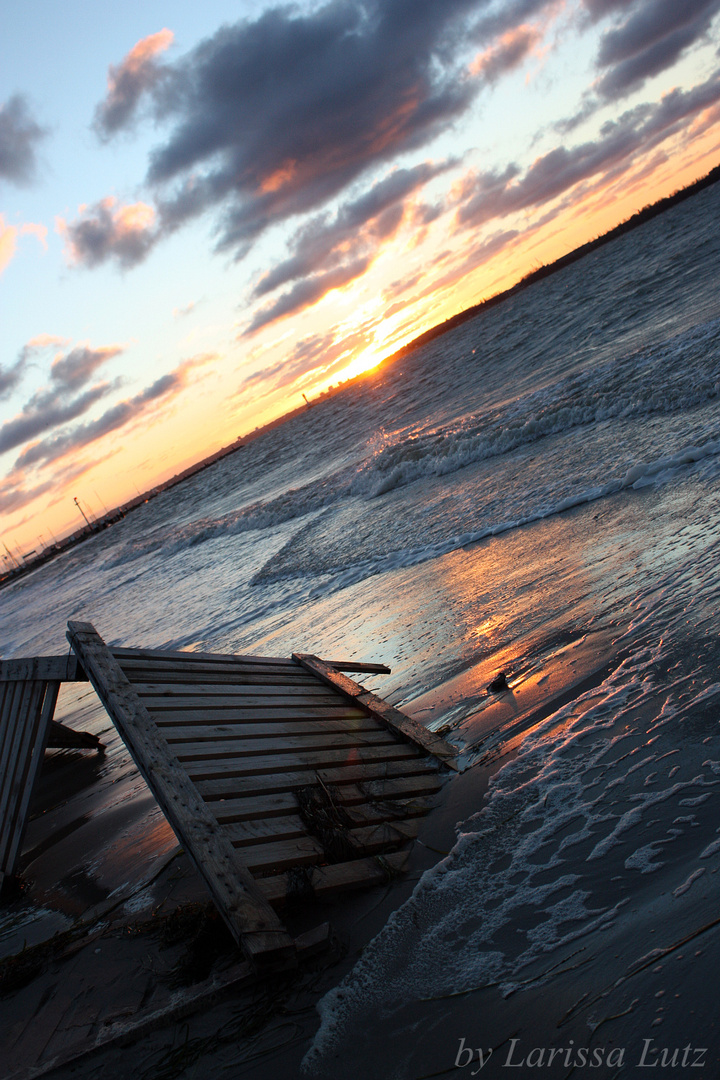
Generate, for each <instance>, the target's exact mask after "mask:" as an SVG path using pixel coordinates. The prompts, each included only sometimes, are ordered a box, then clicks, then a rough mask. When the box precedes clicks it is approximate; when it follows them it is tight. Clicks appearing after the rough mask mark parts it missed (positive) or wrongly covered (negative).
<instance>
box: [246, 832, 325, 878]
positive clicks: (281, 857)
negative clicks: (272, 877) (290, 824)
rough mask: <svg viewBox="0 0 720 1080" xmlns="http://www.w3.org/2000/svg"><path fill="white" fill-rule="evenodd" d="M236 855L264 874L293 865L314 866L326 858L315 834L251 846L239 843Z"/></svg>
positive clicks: (249, 867)
mask: <svg viewBox="0 0 720 1080" xmlns="http://www.w3.org/2000/svg"><path fill="white" fill-rule="evenodd" d="M235 855H236V858H237V861H238V862H241V863H242V865H243V866H246V867H247V869H248V870H251V871H253V873H258V872H260V873H264V874H267V873H270V874H278V873H280V871H282V870H287V869H288V868H289V867H291V866H314V865H315V864H316V863H319V862H323V861H324V860H325V852H324V851H323V847H322V844H320V843H319V841H317V840H316V839H315V837H314V836H300V837H298V838H297V839H296V840H277V841H275V842H271V843H267V844H252V845H250V846H249V847H243V846H241V845H238V846H237V847H236V848H235ZM256 888H257V883H256ZM258 891H259V890H258Z"/></svg>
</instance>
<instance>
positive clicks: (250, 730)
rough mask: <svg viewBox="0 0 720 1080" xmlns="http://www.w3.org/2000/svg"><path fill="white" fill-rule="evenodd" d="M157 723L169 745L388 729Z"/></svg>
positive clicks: (350, 724) (374, 725) (353, 721)
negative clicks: (215, 740)
mask: <svg viewBox="0 0 720 1080" xmlns="http://www.w3.org/2000/svg"><path fill="white" fill-rule="evenodd" d="M156 723H157V726H158V728H159V729H160V731H161V732H162V733H163V735H164V736H165V738H166V739H167V740H168V742H169V743H176V742H205V741H209V740H212V739H223V738H232V739H262V738H266V737H267V738H276V737H277V736H278V735H342V734H347V733H348V732H359V733H364V732H370V731H381V732H383V733H387V728H386V727H384V726H383V725H382V724H380V723H379V722H378V721H377V720H375V719H374V717H372V716H362V717H353V716H351V717H345V718H343V719H338V720H285V721H280V720H278V721H277V722H275V723H273V722H267V723H262V724H253V723H250V721H248V720H236V721H234V722H229V723H223V724H217V723H213V722H212V721H211V720H205V721H204V722H203V723H200V724H175V723H173V718H172V717H171V718H170V719H164V720H163V719H161V718H160V717H158V718H157V719H156Z"/></svg>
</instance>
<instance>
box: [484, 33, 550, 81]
mask: <svg viewBox="0 0 720 1080" xmlns="http://www.w3.org/2000/svg"><path fill="white" fill-rule="evenodd" d="M541 37H542V34H541V32H540V30H539V29H538V28H537V27H534V26H527V25H522V26H516V27H514V28H513V29H512V30H507V31H506V32H505V33H504V34H503V35H502V36H501V38H500V40H499V41H498V43H497V44H496V45H491V46H490V47H489V48H487V49H485V51H484V52H481V53H479V54H478V56H476V57H475V59H474V60H473V62H472V63H471V65H470V72H471V74H472V75H477V76H479V77H480V78H481V79H482V80H483V81H484V82H486V83H494V82H497V80H498V79H499V78H500V76H501V75H504V74H505V72H506V71H511V70H512V68H515V67H517V66H518V65H519V64H521V63H522V62H523V60H524V59H525V57H526V56H527V55H528V53H530V52H531V51H532V50H533V49H534V48H535V47H536V46H537V45H538V43H539V41H540V39H541Z"/></svg>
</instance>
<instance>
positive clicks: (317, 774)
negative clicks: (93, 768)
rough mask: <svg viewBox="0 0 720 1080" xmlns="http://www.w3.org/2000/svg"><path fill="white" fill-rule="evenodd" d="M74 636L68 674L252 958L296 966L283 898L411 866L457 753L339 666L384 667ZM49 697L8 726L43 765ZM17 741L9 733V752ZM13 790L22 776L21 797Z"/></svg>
mask: <svg viewBox="0 0 720 1080" xmlns="http://www.w3.org/2000/svg"><path fill="white" fill-rule="evenodd" d="M68 627H69V629H68V635H67V636H68V640H69V641H70V644H71V647H72V650H73V652H74V654H75V658H77V668H76V669H75V668H74V669H73V674H72V677H83V678H85V677H87V678H89V679H90V681H91V683H92V685H93V686H94V688H95V690H96V692H97V694H98V696H99V697H100V699H101V701H102V702H103V704H104V706H105V708H106V709H107V711H108V713H109V715H110V717H111V719H112V721H113V723H114V724H115V727H116V728H117V730H118V732H119V733H120V735H121V737H122V739H123V740H124V742H125V743H126V745H127V747H128V749H129V751H130V753H131V754H132V756H133V759H134V760H135V762H136V764H137V766H138V769H139V770H140V772H141V774H142V775H143V777H144V779H145V780H146V782H147V784H148V786H149V787H150V789H151V790H152V792H153V794H154V796H155V798H156V799H157V801H158V803H159V805H160V807H161V809H162V811H163V813H164V814H165V816H166V817H167V819H168V821H169V822H170V824H171V826H172V828H173V830H174V831H175V833H176V835H177V837H178V839H179V841H180V843H181V844H182V845H183V847H184V849H185V850H186V852H187V853H188V855H189V856H190V858H191V859H192V860H193V862H194V863H195V865H196V867H197V869H198V871H199V872H200V874H201V875H202V876H203V878H204V879H205V882H206V884H207V885H208V888H209V889H210V892H211V894H212V896H213V898H214V900H215V902H216V904H217V907H218V910H219V911H220V912H221V914H222V916H223V918H224V919H225V921H226V923H227V925H228V926H229V928H230V930H231V932H232V933H233V935H234V937H235V939H236V941H237V942H238V943H239V944H240V945H241V946H242V948H243V949H244V951H245V953H246V954H247V956H248V957H249V958H250V959H252V960H253V961H254V962H256V963H257V962H261V963H263V964H267V963H270V964H277V963H280V964H286V963H292V962H293V959H294V956H295V943H294V942H293V940H292V938H291V937H290V935H289V933H288V931H287V929H286V927H285V925H284V923H283V921H282V918H281V914H280V912H281V910H282V908H283V906H284V905H285V904H287V903H288V902H289V901H292V900H293V899H294V898H305V899H310V898H313V897H324V896H330V895H332V894H334V893H338V892H341V891H343V890H345V889H350V888H356V887H361V886H368V885H372V884H375V883H377V882H381V881H383V880H386V879H387V877H388V876H389V875H390V874H392V873H393V872H394V871H396V870H398V869H400V868H401V867H402V866H403V864H404V862H405V859H406V857H407V848H408V845H409V844H410V842H411V841H412V839H413V838H414V837H415V836H416V834H417V831H418V827H419V822H420V819H421V818H422V816H423V815H424V814H425V813H426V812H427V811H428V809H429V807H430V802H429V799H430V797H431V796H432V795H433V794H434V793H435V792H437V791H438V790H439V788H440V786H441V783H442V779H441V776H440V770H441V769H442V768H443V765H446V766H450V767H454V751H453V749H452V747H450V746H448V744H446V743H444V742H443V741H442V740H441V739H439V738H438V737H437V736H435V735H433V734H432V733H430V732H428V731H427V730H426V729H425V728H423V727H422V726H421V725H419V724H417V723H416V722H414V721H413V720H411V719H410V717H408V716H406V715H404V714H403V713H402V712H400V711H399V710H398V709H395V708H393V707H392V706H391V705H389V704H388V703H387V702H385V701H383V700H382V699H381V698H378V697H376V696H375V695H374V694H372V693H371V692H369V691H367V690H365V688H364V687H362V686H360V685H359V684H357V683H355V682H353V681H352V680H351V679H349V678H348V677H347V676H346V675H344V674H343V673H342V672H341V670H340V668H345V669H346V670H354V671H357V670H361V671H366V672H381V671H387V670H388V669H387V668H384V667H383V666H382V665H367V664H365V665H363V664H341V663H337V662H336V663H331V662H328V661H322V660H319V659H318V658H317V657H315V656H311V655H308V654H294V655H293V657H292V658H269V657H259V656H234V655H223V654H210V653H187V652H168V651H158V650H152V649H134V648H110V647H109V646H108V645H106V643H105V642H104V641H103V640H102V638H101V637H100V635H99V634H98V633H97V631H96V630H95V628H94V627H93V626H92V625H91V624H90V623H79V622H71V623H69V624H68ZM71 659H73V660H74V658H71ZM56 660H57V662H59V658H56ZM8 663H20V662H8ZM23 663H25V664H29V663H31V662H30V661H27V662H23ZM23 673H25V674H28V673H27V672H25V671H24V669H23ZM68 673H69V672H68ZM57 685H59V683H58V684H57ZM28 693H29V694H30V691H28ZM52 693H53V694H54V697H52V695H51V697H50V698H47V701H48V704H47V705H46V706H44V708H43V709H41V710H40V713H41V714H42V723H41V724H40V726H41V727H42V733H41V734H40V735H37V734H36V735H35V736H33V734H32V731H31V730H30V728H28V727H27V723H26V722H25V721H22V722H20V723H19V724H16V725H15V726H16V728H17V729H18V731H19V730H20V728H23V729H25V728H27V731H25V733H24V734H23V735H22V739H24V740H25V743H26V744H27V747H28V748H29V747H31V744H32V743H33V739H35V743H36V744H37V745H36V747H35V750H34V751H33V753H34V755H35V756H34V757H33V758H32V761H33V765H32V768H33V769H35V770H36V769H37V752H38V747H42V746H43V745H44V743H43V741H42V740H43V739H44V738H46V732H47V730H48V729H49V724H50V722H51V720H52V708H53V707H54V702H55V698H56V697H57V689H56V688H55V689H54V690H53V691H52ZM33 694H34V696H33ZM31 696H32V702H33V705H32V708H33V709H34V710H35V712H37V710H38V708H39V706H38V704H37V702H36V701H35V698H36V697H37V693H36V692H35V691H33V692H32V694H31ZM38 700H40V699H39V698H38ZM31 711H32V710H31ZM23 715H24V714H23ZM34 715H35V713H33V716H34ZM38 723H40V721H39V720H38ZM32 730H34V731H38V732H39V730H40V729H39V728H38V726H37V723H36V725H35V728H33V729H32ZM20 738H21V736H20V735H19V734H18V733H17V731H16V732H15V734H13V735H12V739H11V742H12V746H16V745H17V744H18V740H19V739H20ZM12 740H14V742H13V741H12ZM7 742H8V740H7V738H6V743H7ZM8 745H10V743H8ZM40 753H42V750H41V749H40ZM31 756H32V755H31ZM26 757H27V755H26ZM28 760H29V758H28ZM23 768H24V767H23ZM23 775H24V776H26V778H28V779H29V782H30V784H31V778H30V774H29V772H27V769H26V770H25V773H23ZM19 783H20V773H18V782H15V781H13V784H12V787H13V790H17V788H18V784H19ZM3 797H4V796H3ZM28 799H29V793H28V794H27V795H26V797H25V801H24V804H23V807H20V806H19V805H18V807H16V809H15V810H14V813H15V817H16V818H18V817H19V816H22V814H23V813H25V812H26V810H27V805H26V804H27V801H28ZM16 847H17V838H16Z"/></svg>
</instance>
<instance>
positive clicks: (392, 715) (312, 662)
mask: <svg viewBox="0 0 720 1080" xmlns="http://www.w3.org/2000/svg"><path fill="white" fill-rule="evenodd" d="M292 658H293V660H294V661H295V662H296V663H297V664H300V665H301V666H302V667H304V668H305V670H306V671H311V672H312V673H313V674H314V675H317V677H318V678H319V679H322V680H323V682H325V683H327V684H328V686H333V687H335V689H336V690H339V691H340V693H341V694H345V696H346V697H348V698H349V699H350V700H351V701H353V702H356V703H357V704H358V705H362V706H363V708H365V709H367V710H368V712H369V713H370V714H371V716H375V717H377V719H378V720H382V722H383V723H384V724H386V725H387V726H388V727H389V728H390V729H391V731H396V732H397V733H398V734H400V735H402V736H403V737H404V738H405V739H409V740H410V741H411V742H414V743H415V744H416V745H417V746H420V747H422V749H423V750H425V751H426V753H428V754H432V755H433V756H434V757H436V758H438V760H439V761H441V762H442V763H443V764H444V765H447V766H449V767H450V768H451V769H455V770H457V763H456V760H455V759H456V756H457V751H456V750H455V748H454V747H452V746H451V745H450V744H449V743H446V742H445V740H444V739H441V738H440V737H439V736H438V735H435V734H434V732H432V731H428V730H427V728H424V727H423V726H422V724H419V723H418V722H417V720H413V719H412V717H410V716H407V715H406V714H405V713H403V712H400V710H399V709H396V708H395V706H394V705H389V704H388V702H387V701H383V699H382V698H379V697H376V695H375V694H373V693H371V692H370V691H369V690H366V689H365V688H364V687H363V686H360V684H359V683H356V682H353V680H352V679H348V677H347V675H342V674H341V673H340V672H339V671H335V670H334V669H333V668H331V667H329V666H328V664H327V662H326V661H324V660H320V659H319V657H317V656H313V655H312V654H311V653H293V654H292Z"/></svg>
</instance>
